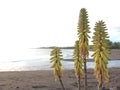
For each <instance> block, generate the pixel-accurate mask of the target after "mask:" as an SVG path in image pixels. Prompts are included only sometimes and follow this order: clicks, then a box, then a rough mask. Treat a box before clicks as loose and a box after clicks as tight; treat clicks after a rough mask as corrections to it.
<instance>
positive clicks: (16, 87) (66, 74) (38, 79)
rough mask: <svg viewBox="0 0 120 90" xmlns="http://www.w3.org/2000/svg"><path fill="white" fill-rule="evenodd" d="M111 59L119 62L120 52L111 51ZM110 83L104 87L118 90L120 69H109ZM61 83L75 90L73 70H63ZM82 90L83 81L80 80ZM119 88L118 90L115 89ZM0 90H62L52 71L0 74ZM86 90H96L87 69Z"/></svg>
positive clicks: (70, 89) (91, 74)
mask: <svg viewBox="0 0 120 90" xmlns="http://www.w3.org/2000/svg"><path fill="white" fill-rule="evenodd" d="M109 56H110V58H111V59H119V60H120V50H111V53H110V55H109ZM109 75H110V81H109V83H108V84H106V85H104V86H105V87H106V88H111V89H110V90H120V68H109ZM62 80H63V83H64V85H65V88H66V90H77V80H76V78H75V75H74V70H63V77H62ZM81 83H82V84H81V86H82V90H83V79H82V80H81ZM116 88H119V89H116ZM0 90H62V88H61V85H60V83H59V81H55V80H54V77H53V70H39V71H14V72H12V71H10V72H0ZM88 90H97V81H96V79H95V76H94V75H93V69H88Z"/></svg>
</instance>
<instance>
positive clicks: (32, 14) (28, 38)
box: [0, 0, 120, 49]
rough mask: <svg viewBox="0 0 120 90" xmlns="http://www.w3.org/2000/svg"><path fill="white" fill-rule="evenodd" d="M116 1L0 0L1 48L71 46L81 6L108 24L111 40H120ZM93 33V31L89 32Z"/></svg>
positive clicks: (75, 33) (93, 20) (90, 18)
mask: <svg viewBox="0 0 120 90" xmlns="http://www.w3.org/2000/svg"><path fill="white" fill-rule="evenodd" d="M119 2H120V1H119V0H0V47H2V49H5V48H35V47H40V46H55V45H57V46H73V45H74V42H75V40H76V39H77V23H78V16H79V12H80V9H81V8H86V9H87V11H88V16H89V21H90V27H91V31H93V28H94V25H95V22H97V21H98V20H103V21H105V23H106V24H107V28H108V33H109V36H110V40H112V41H120V36H119V35H120V13H119V9H120V5H119V4H120V3H119ZM91 35H92V34H91Z"/></svg>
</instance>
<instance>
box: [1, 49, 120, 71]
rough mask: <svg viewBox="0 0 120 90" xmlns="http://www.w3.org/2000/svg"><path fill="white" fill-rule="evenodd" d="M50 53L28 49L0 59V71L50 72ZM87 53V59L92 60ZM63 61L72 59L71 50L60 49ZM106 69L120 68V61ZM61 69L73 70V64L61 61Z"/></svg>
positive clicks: (48, 50) (88, 63)
mask: <svg viewBox="0 0 120 90" xmlns="http://www.w3.org/2000/svg"><path fill="white" fill-rule="evenodd" d="M50 51H51V49H28V50H26V51H25V52H23V53H21V54H20V55H18V54H19V53H18V54H15V55H14V56H11V57H10V58H9V57H8V58H1V59H0V71H30V70H50V69H52V68H51V65H50V61H49V59H50ZM92 53H93V52H91V51H90V52H89V54H90V55H89V58H90V59H92V57H91V54H92ZM62 54H63V58H64V59H72V58H73V49H62ZM93 67H94V63H93V62H87V68H93ZM108 67H120V60H114V61H109V63H108ZM62 68H63V69H73V68H74V63H73V62H71V61H62Z"/></svg>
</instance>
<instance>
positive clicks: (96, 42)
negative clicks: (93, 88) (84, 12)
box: [92, 20, 109, 90]
mask: <svg viewBox="0 0 120 90" xmlns="http://www.w3.org/2000/svg"><path fill="white" fill-rule="evenodd" d="M94 30H95V32H94V36H93V50H94V51H95V52H94V53H93V55H92V56H93V58H94V62H95V66H94V74H95V76H96V79H97V81H98V90H102V86H103V84H104V83H106V82H108V81H109V75H108V67H107V64H108V60H109V57H108V53H109V49H108V48H109V46H108V38H109V37H108V34H107V32H106V30H107V29H106V25H105V23H104V22H103V21H102V20H101V21H98V22H96V24H95V28H94Z"/></svg>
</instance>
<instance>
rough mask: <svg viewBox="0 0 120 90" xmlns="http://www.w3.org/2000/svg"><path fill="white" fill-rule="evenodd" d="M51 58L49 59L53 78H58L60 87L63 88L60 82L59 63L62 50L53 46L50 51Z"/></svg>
mask: <svg viewBox="0 0 120 90" xmlns="http://www.w3.org/2000/svg"><path fill="white" fill-rule="evenodd" d="M50 56H51V59H50V62H51V63H52V66H51V67H52V68H54V77H55V80H59V81H60V83H61V85H62V88H63V90H65V88H64V85H63V83H62V79H61V77H62V68H61V66H62V64H61V62H60V61H61V60H62V52H61V50H60V48H58V47H54V48H53V50H52V51H51V54H50Z"/></svg>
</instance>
